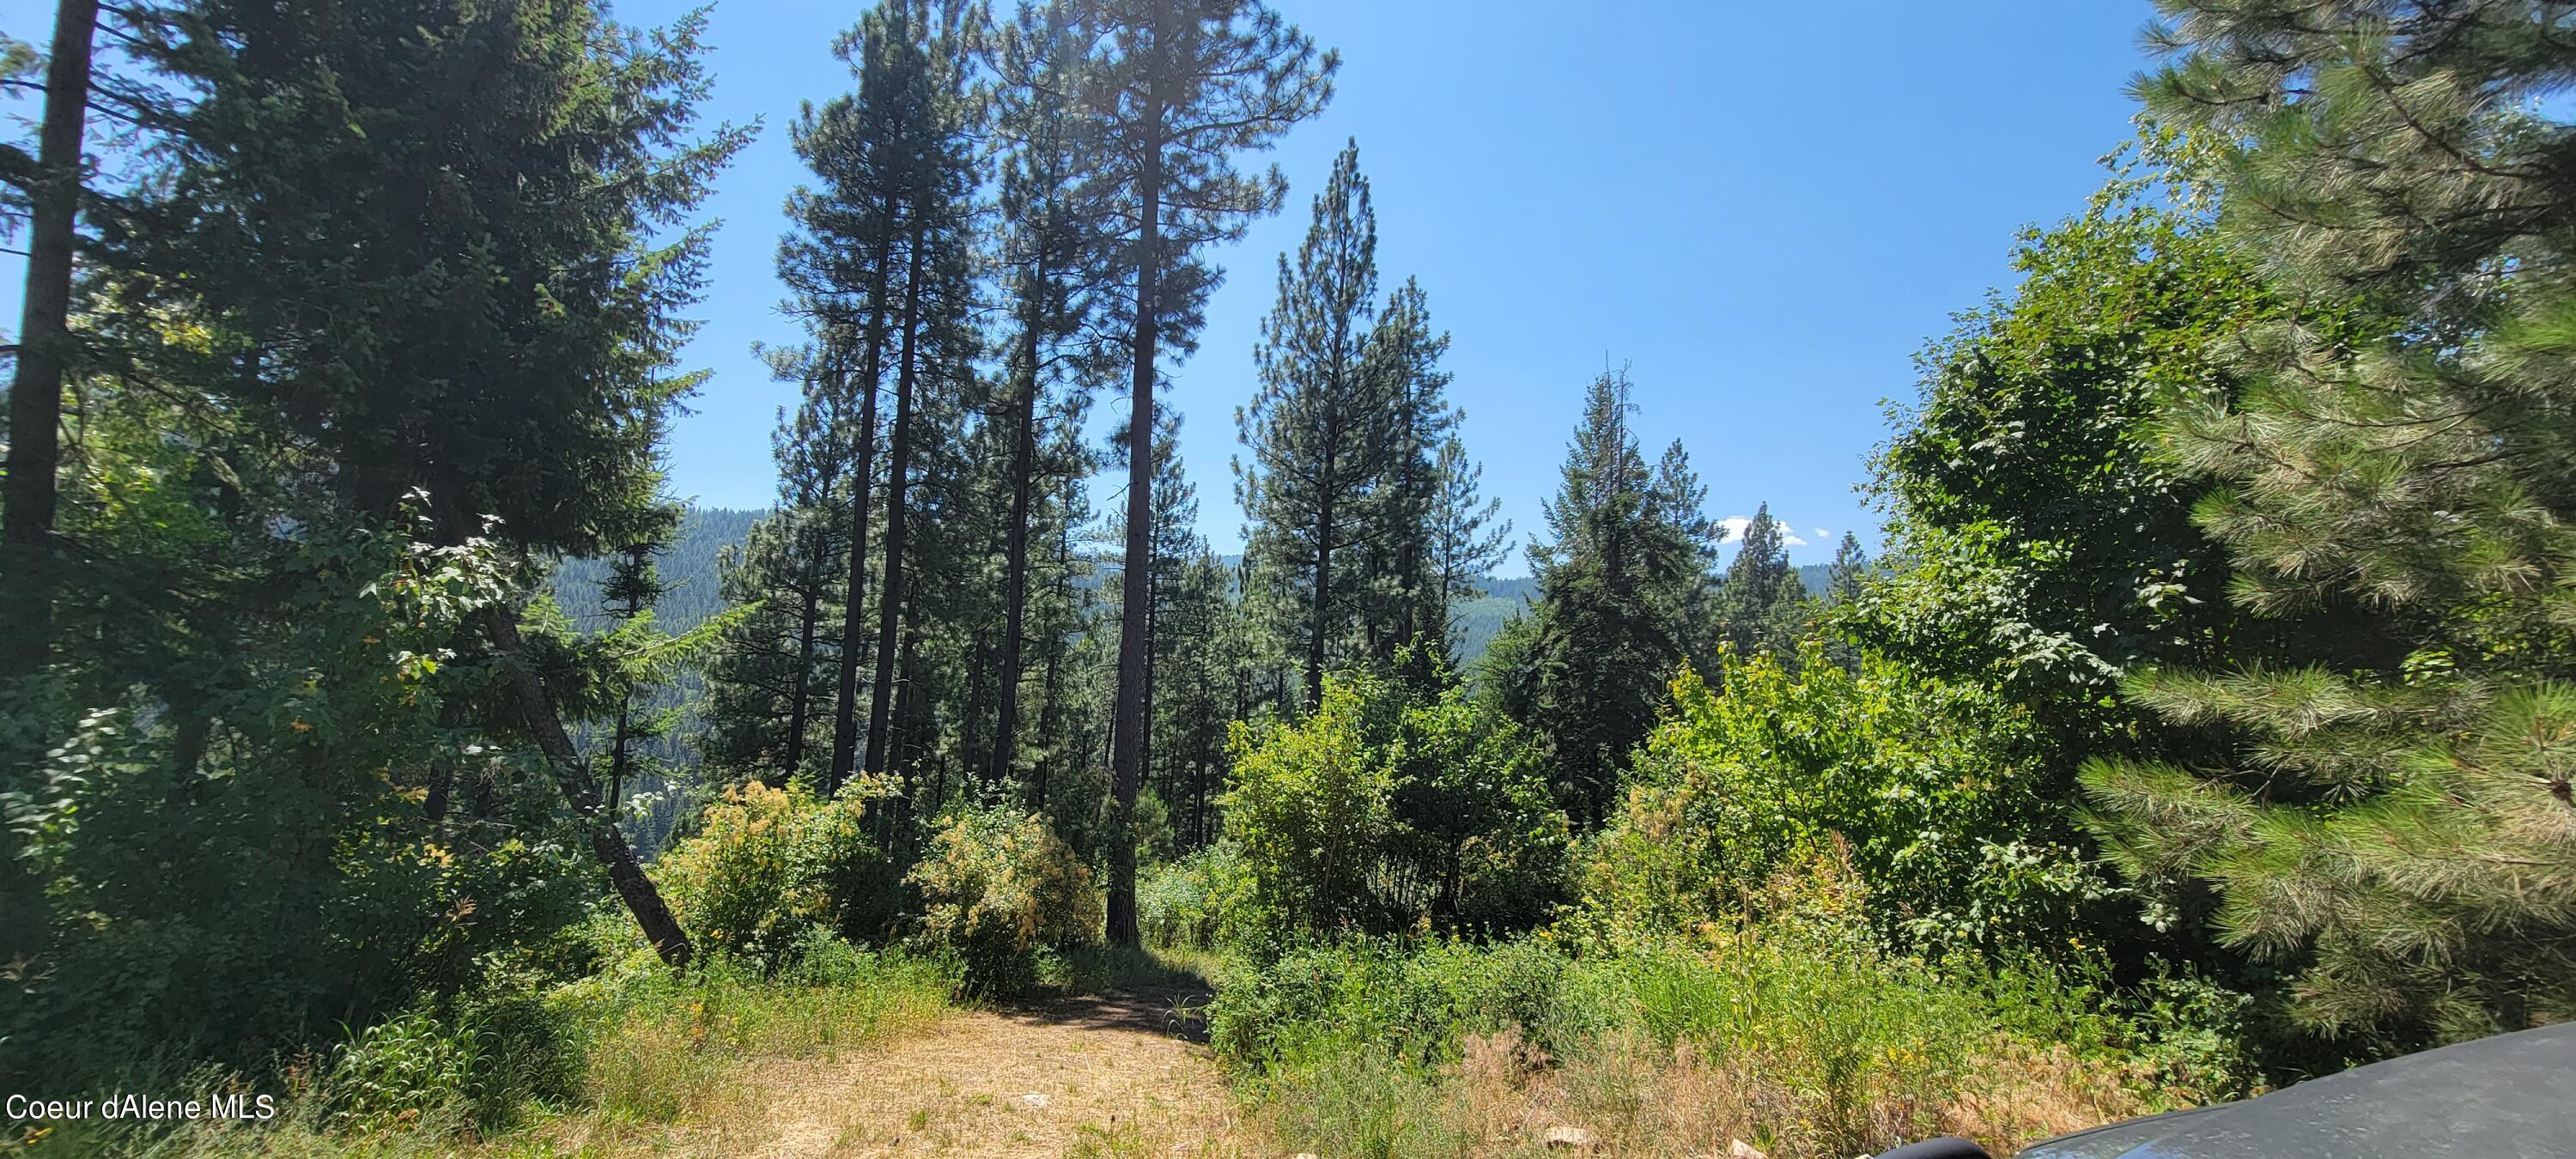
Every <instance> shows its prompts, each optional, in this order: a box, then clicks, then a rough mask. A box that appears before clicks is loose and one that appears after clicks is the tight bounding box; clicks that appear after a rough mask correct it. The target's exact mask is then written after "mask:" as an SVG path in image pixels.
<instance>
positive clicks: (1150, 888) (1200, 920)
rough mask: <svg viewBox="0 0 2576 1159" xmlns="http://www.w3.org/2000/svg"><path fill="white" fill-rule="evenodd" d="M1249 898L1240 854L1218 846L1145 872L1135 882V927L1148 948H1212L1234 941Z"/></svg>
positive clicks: (1228, 846) (1225, 845)
mask: <svg viewBox="0 0 2576 1159" xmlns="http://www.w3.org/2000/svg"><path fill="white" fill-rule="evenodd" d="M1251 896H1252V874H1251V870H1250V868H1249V867H1247V866H1246V865H1245V864H1244V861H1243V853H1242V851H1241V850H1239V849H1237V848H1236V847H1235V846H1234V845H1233V844H1231V843H1229V842H1225V841H1219V842H1217V843H1216V844H1214V845H1211V846H1209V847H1207V848H1205V849H1201V850H1199V851H1197V852H1195V853H1191V854H1189V855H1187V856H1185V857H1182V858H1180V859H1179V860H1176V861H1167V862H1164V863H1162V864H1159V865H1154V866H1151V867H1148V868H1147V869H1146V870H1145V872H1144V874H1143V876H1141V877H1140V878H1139V879H1138V880H1137V883H1136V910H1137V925H1138V927H1139V928H1140V929H1141V930H1142V932H1143V933H1144V936H1145V941H1146V943H1147V944H1148V945H1153V946H1159V947H1162V948H1165V949H1193V950H1212V949H1216V948H1218V947H1219V946H1220V945H1223V944H1226V943H1229V942H1232V941H1234V940H1235V939H1236V937H1237V936H1238V934H1239V926H1240V924H1241V923H1242V922H1243V921H1244V920H1245V918H1246V917H1247V915H1248V913H1249V910H1248V908H1247V907H1248V906H1249V905H1250V903H1251Z"/></svg>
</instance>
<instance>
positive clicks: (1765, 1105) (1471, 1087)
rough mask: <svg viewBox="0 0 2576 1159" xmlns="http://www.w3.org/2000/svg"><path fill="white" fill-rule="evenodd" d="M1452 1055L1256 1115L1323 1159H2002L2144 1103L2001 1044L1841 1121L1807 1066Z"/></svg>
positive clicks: (1627, 1046) (1880, 1080) (1653, 1050)
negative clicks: (1943, 1151) (1556, 1135)
mask: <svg viewBox="0 0 2576 1159" xmlns="http://www.w3.org/2000/svg"><path fill="white" fill-rule="evenodd" d="M1462 1047H1463V1050H1462V1051H1461V1057H1460V1058H1459V1060H1458V1061H1457V1062H1455V1063H1452V1064H1450V1065H1449V1066H1447V1067H1445V1068H1443V1069H1442V1071H1441V1072H1440V1073H1439V1074H1438V1075H1437V1076H1436V1077H1435V1078H1433V1079H1431V1080H1429V1081H1427V1082H1425V1081H1419V1080H1408V1079H1407V1078H1405V1077H1403V1076H1401V1075H1397V1074H1391V1073H1386V1072H1374V1073H1368V1072H1363V1073H1359V1074H1355V1075H1351V1076H1343V1077H1338V1078H1336V1077H1325V1078H1322V1079H1320V1080H1319V1081H1316V1082H1315V1083H1314V1085H1312V1086H1309V1087H1307V1088H1306V1090H1305V1091H1304V1092H1302V1093H1299V1094H1291V1095H1289V1096H1288V1097H1286V1098H1280V1099H1274V1100H1273V1102H1272V1103H1271V1112H1270V1113H1271V1114H1274V1115H1279V1116H1282V1117H1283V1118H1284V1119H1285V1120H1286V1125H1288V1127H1289V1130H1287V1131H1286V1132H1284V1133H1286V1134H1289V1135H1290V1136H1291V1137H1294V1138H1301V1139H1304V1140H1307V1142H1305V1143H1303V1144H1301V1146H1304V1147H1307V1148H1310V1149H1312V1150H1314V1151H1315V1152H1316V1153H1318V1154H1320V1155H1323V1156H1326V1157H1327V1159H1330V1157H1333V1156H1340V1155H1354V1156H1357V1155H1368V1156H1457V1157H1462V1159H1463V1157H1471V1156H1475V1157H1481V1156H1535V1155H1541V1154H1565V1153H1566V1150H1564V1149H1561V1148H1550V1147H1549V1146H1548V1145H1547V1142H1546V1141H1547V1137H1548V1133H1549V1131H1550V1130H1551V1129H1552V1128H1558V1127H1576V1128H1580V1129H1582V1130H1583V1131H1584V1132H1585V1133H1586V1134H1587V1135H1588V1136H1589V1137H1590V1139H1591V1141H1592V1145H1591V1147H1590V1148H1589V1151H1590V1153H1593V1154H1599V1155H1618V1156H1631V1157H1636V1159H1697V1157H1700V1156H1709V1155H1725V1154H1726V1153H1727V1150H1728V1147H1729V1145H1730V1143H1731V1142H1732V1141H1734V1140H1739V1139H1740V1140H1743V1141H1745V1142H1747V1143H1749V1144H1751V1145H1753V1146H1754V1147H1756V1148H1758V1149H1759V1150H1761V1151H1763V1152H1765V1153H1767V1154H1768V1155H1770V1156H1772V1159H1827V1157H1841V1156H1849V1155H1853V1154H1856V1153H1859V1152H1861V1151H1863V1150H1874V1149H1877V1148H1879V1147H1882V1146H1885V1145H1886V1142H1887V1141H1889V1140H1898V1139H1909V1138H1921V1137H1926V1136H1931V1135H1942V1134H1956V1135H1964V1136H1967V1137H1969V1138H1973V1139H1976V1140H1977V1141H1978V1142H1980V1143H1982V1144H1984V1145H1985V1146H1986V1147H1987V1148H1988V1149H1989V1150H1992V1151H1994V1152H1995V1153H1996V1154H1999V1155H2009V1154H2011V1153H2012V1151H2013V1150H2014V1149H2015V1148H2017V1147H2020V1146H2023V1145H2026V1144H2028V1143H2030V1142H2033V1141H2035V1140H2038V1139H2041V1138H2046V1137H2048V1136H2051V1135H2056V1134H2061V1133H2064V1132H2067V1131H2072V1130H2076V1129H2079V1128H2083V1127H2089V1126H2094V1125H2096V1124H2099V1123H2103V1122H2108V1121H2111V1120H2115V1119H2121V1118H2127V1117H2131V1116H2134V1115H2139V1114H2144V1113H2147V1112H2149V1111H2151V1110H2154V1109H2156V1108H2154V1107H2153V1106H2151V1105H2150V1104H2149V1103H2147V1102H2146V1100H2144V1099H2143V1098H2141V1097H2140V1096H2138V1095H2136V1094H2134V1093H2131V1089H2132V1088H2131V1087H2130V1086H2129V1085H2128V1084H2127V1083H2126V1082H2124V1081H2123V1079H2124V1077H2125V1076H2123V1075H2120V1074H2113V1073H2106V1072H2105V1068H2104V1067H2102V1066H2100V1065H2096V1064H2086V1063H2080V1062H2078V1061H2076V1060H2075V1059H2073V1058H2072V1057H2071V1056H2069V1055H2067V1054H2066V1053H2065V1052H2063V1051H2048V1052H2035V1051H2032V1050H2030V1049H2029V1048H2026V1047H2017V1046H2011V1045H2007V1044H2000V1043H1999V1044H1998V1046H1997V1047H1996V1049H1995V1050H1994V1051H1993V1052H1991V1053H1985V1054H1980V1055H1979V1056H1978V1057H1977V1059H1976V1062H1975V1071H1974V1073H1973V1074H1972V1075H1969V1076H1952V1081H1951V1082H1948V1083H1944V1084H1938V1086H1940V1087H1943V1088H1946V1091H1947V1094H1946V1095H1940V1094H1936V1093H1935V1091H1934V1086H1935V1084H1920V1085H1917V1084H1910V1083H1907V1082H1905V1081H1903V1080H1902V1077H1901V1075H1900V1074H1899V1073H1898V1072H1894V1071H1890V1072H1884V1073H1881V1074H1878V1075H1873V1076H1871V1077H1870V1079H1869V1082H1868V1087H1867V1090H1866V1092H1865V1096H1864V1097H1863V1098H1862V1099H1860V1100H1858V1101H1857V1102H1856V1103H1852V1104H1850V1106H1851V1108H1852V1109H1851V1110H1849V1111H1842V1112H1838V1111H1837V1109H1836V1108H1837V1105H1838V1104H1839V1103H1840V1102H1841V1101H1840V1100H1835V1099H1830V1098H1826V1097H1823V1096H1822V1095H1821V1093H1820V1092H1818V1091H1816V1090H1813V1089H1801V1087H1800V1086H1798V1085H1797V1084H1796V1083H1795V1082H1794V1081H1793V1080H1791V1079H1789V1078H1788V1077H1787V1076H1794V1075H1797V1074H1800V1073H1804V1072H1805V1071H1806V1069H1807V1068H1805V1067H1804V1066H1803V1064H1802V1063H1801V1062H1800V1061H1799V1060H1791V1059H1761V1058H1751V1057H1738V1058H1731V1059H1715V1058H1710V1057H1707V1056H1705V1055H1703V1054H1702V1053H1700V1052H1699V1051H1697V1050H1695V1049H1694V1048H1693V1047H1692V1046H1691V1044H1689V1043H1688V1042H1683V1043H1681V1044H1680V1045H1678V1046H1676V1047H1674V1048H1671V1049H1665V1048H1661V1047H1659V1046H1657V1045H1656V1044H1655V1043H1654V1042H1653V1041H1652V1040H1650V1039H1646V1038H1644V1037H1642V1036H1635V1035H1614V1036H1611V1037H1609V1038H1605V1039H1603V1040H1601V1041H1598V1042H1594V1043H1591V1044H1587V1046H1586V1047H1585V1048H1584V1050H1583V1052H1582V1054H1581V1055H1580V1056H1578V1057H1575V1058H1571V1059H1553V1058H1550V1057H1548V1056H1547V1055H1546V1054H1545V1053H1544V1052H1542V1051H1539V1050H1537V1049H1535V1048H1533V1047H1531V1046H1530V1045H1529V1044H1528V1043H1527V1042H1526V1041H1524V1040H1523V1039H1522V1037H1521V1036H1520V1035H1519V1034H1518V1033H1517V1032H1513V1031H1504V1032H1502V1033H1499V1034H1487V1035H1470V1036H1467V1037H1466V1038H1464V1039H1463V1040H1462ZM1960 1092H1974V1093H1964V1094H1963V1093H1960ZM1322 1101H1335V1102H1338V1103H1340V1104H1341V1106H1340V1107H1338V1108H1334V1109H1329V1110H1328V1109H1325V1108H1321V1107H1318V1106H1317V1105H1316V1103H1318V1102H1322ZM1372 1102H1373V1103H1375V1104H1376V1106H1375V1107H1374V1108H1372V1109H1371V1110H1368V1111H1356V1112H1355V1111H1354V1107H1353V1104H1366V1103H1372ZM1301 1104H1302V1105H1301Z"/></svg>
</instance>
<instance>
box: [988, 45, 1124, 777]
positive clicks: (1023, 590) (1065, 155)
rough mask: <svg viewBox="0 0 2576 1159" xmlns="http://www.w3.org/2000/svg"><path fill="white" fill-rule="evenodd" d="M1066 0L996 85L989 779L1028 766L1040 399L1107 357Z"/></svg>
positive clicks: (1000, 64) (1096, 193) (1098, 240)
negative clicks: (997, 422)
mask: <svg viewBox="0 0 2576 1159" xmlns="http://www.w3.org/2000/svg"><path fill="white" fill-rule="evenodd" d="M1078 17H1079V13H1078V12H1077V11H1076V9H1075V6H1073V5H1070V4H1066V3H1047V4H1043V5H1041V4H1031V3H1023V4H1022V5H1021V7H1020V11H1019V15H1018V18H1017V19H1016V20H1015V21H1014V22H1013V23H1012V24H1011V25H1010V26H1009V27H1007V28H1005V29H1003V30H1002V35H1001V36H1000V38H999V41H998V44H997V45H996V46H995V48H994V50H993V52H992V54H991V56H992V58H993V60H994V71H995V73H996V74H997V81H998V83H997V85H996V88H995V92H994V100H995V110H994V125H995V130H996V132H997V134H998V135H999V136H1000V138H1001V139H1002V140H1004V141H1006V142H1007V143H1008V144H1009V147H1010V150H1011V152H1010V154H1009V155H1008V156H1007V157H1006V158H1005V159H1004V162H1003V166H1002V172H1001V191H1000V206H999V208H1000V210H1001V217H1002V220H1003V221H1005V222H1006V223H1008V233H1007V234H1006V235H1005V237H1004V238H1003V240H1002V248H1003V259H1004V261H1005V263H1006V264H1007V266H1008V270H1009V273H1008V274H1007V279H1008V290H1009V293H1010V295H1011V298H1012V301H1013V306H1012V312H1013V317H1012V325H1013V326H1014V327H1015V328H1016V329H1017V334H1016V335H1015V336H1014V338H1013V343H1012V347H1011V353H1010V365H1009V366H1008V374H1009V376H1010V379H1011V384H1012V385H1011V396H1010V397H1011V401H1010V406H1009V414H1008V416H1007V417H1006V419H1005V420H1004V421H1005V422H1007V423H1008V425H1009V429H1010V449H1009V462H1010V466H1009V470H1008V474H1007V477H1006V482H1005V487H1006V493H1007V496H1008V502H1009V504H1010V514H1009V517H1008V519H1007V521H1006V522H1005V524H1004V526H1003V540H1004V542H1003V555H1004V566H1003V577H1002V587H1003V599H1004V611H1003V621H1002V635H1001V641H1000V651H1001V656H1000V661H999V662H1000V671H999V673H998V674H997V675H996V683H997V684H998V688H997V692H996V695H997V698H998V701H999V703H998V706H997V708H996V711H995V714H994V725H993V744H992V749H991V756H990V761H989V766H990V769H989V773H988V775H989V777H990V778H991V779H992V780H993V781H994V782H995V783H1000V782H1003V781H1006V780H1008V779H1010V778H1012V777H1013V776H1015V775H1016V774H1017V767H1018V763H1019V755H1018V754H1019V734H1020V731H1021V728H1022V720H1021V712H1020V700H1021V692H1022V689H1021V685H1022V684H1023V683H1025V678H1026V657H1025V653H1026V650H1027V628H1028V601H1029V593H1030V585H1031V576H1030V545H1031V539H1032V537H1033V535H1034V534H1035V529H1034V528H1033V527H1032V525H1031V519H1032V514H1033V512H1032V507H1033V504H1034V503H1035V502H1036V500H1037V497H1038V493H1039V491H1040V489H1041V485H1042V482H1043V481H1042V480H1041V479H1040V478H1039V475H1038V470H1039V457H1040V455H1039V449H1040V433H1039V430H1038V423H1039V417H1040V416H1039V405H1038V404H1039V400H1040V396H1041V395H1042V394H1043V393H1044V390H1045V387H1046V386H1047V385H1048V384H1049V383H1059V382H1060V383H1064V384H1065V385H1066V387H1067V388H1069V389H1075V390H1086V389H1088V388H1089V387H1090V386H1091V385H1092V384H1093V382H1094V381H1095V379H1094V375H1095V374H1097V373H1099V372H1101V371H1103V370H1105V369H1106V368H1105V367H1104V366H1103V365H1102V363H1104V362H1105V361H1106V359H1105V358H1104V354H1105V353H1106V352H1105V351H1103V350H1102V349H1100V347H1099V345H1098V344H1097V343H1094V342H1091V341H1088V340H1087V339H1088V335H1087V334H1086V330H1087V327H1088V325H1089V323H1090V322H1091V320H1092V318H1093V315H1094V314H1095V313H1096V312H1097V311H1098V309H1099V303H1098V301H1097V299H1098V298H1099V297H1100V296H1101V295H1102V294H1104V293H1106V292H1107V291H1108V290H1109V289H1110V286H1109V284H1108V282H1109V278H1108V271H1107V267H1108V265H1109V257H1110V254H1109V253H1108V248H1107V246H1106V244H1105V242H1106V238H1105V234H1106V230H1107V225H1106V218H1107V212H1106V208H1107V207H1106V206H1105V205H1103V204H1102V203H1101V201H1102V198H1103V196H1104V194H1105V193H1106V190H1104V188H1103V187H1102V183H1100V182H1097V181H1094V180H1092V177H1093V175H1094V173H1093V171H1094V168H1095V166H1096V164H1097V158H1096V156H1095V154H1096V148H1097V142H1096V141H1095V139H1094V134H1095V130H1096V125H1095V124H1094V123H1093V121H1092V119H1091V118H1090V117H1089V116H1088V115H1086V113H1085V112H1084V110H1083V109H1082V108H1081V107H1080V106H1079V105H1078V104H1077V103H1076V102H1077V101H1078V99H1079V97H1080V96H1081V93H1082V91H1083V87H1084V85H1085V84H1087V83H1088V80H1087V76H1086V70H1088V69H1089V68H1091V67H1092V66H1093V65H1094V64H1095V61H1094V60H1093V59H1092V54H1093V47H1094V46H1093V43H1092V36H1091V34H1090V33H1089V32H1088V31H1087V30H1086V29H1084V28H1083V27H1082V25H1081V24H1080V23H1079V20H1078Z"/></svg>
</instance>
